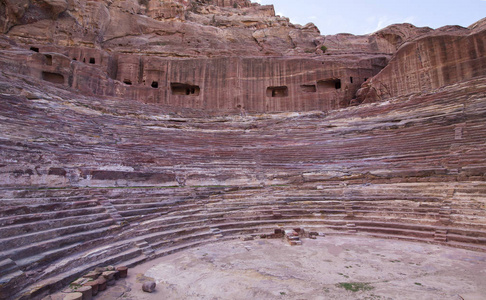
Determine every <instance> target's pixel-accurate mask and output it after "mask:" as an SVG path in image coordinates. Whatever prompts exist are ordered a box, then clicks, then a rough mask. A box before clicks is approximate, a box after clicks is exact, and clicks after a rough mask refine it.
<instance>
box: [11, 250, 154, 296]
mask: <svg viewBox="0 0 486 300" xmlns="http://www.w3.org/2000/svg"><path fill="white" fill-rule="evenodd" d="M146 259H147V257H145V256H144V255H143V254H142V251H141V250H140V249H138V248H136V249H130V250H127V251H124V252H122V253H118V254H116V255H111V256H108V257H104V258H101V259H99V260H97V261H95V262H91V263H87V264H83V265H80V266H78V267H74V268H71V269H70V270H68V271H66V272H64V273H60V274H56V275H54V276H52V277H50V278H46V279H44V280H42V281H40V282H38V283H36V284H35V285H34V286H31V287H30V288H26V289H24V290H22V291H20V292H19V293H18V294H17V297H18V300H29V299H40V298H42V297H43V296H45V295H47V294H48V293H49V292H50V291H56V290H59V289H61V288H63V287H64V286H67V285H68V284H69V283H71V282H72V281H74V280H75V279H77V278H79V277H81V276H82V275H83V274H84V273H87V272H88V271H89V270H92V269H94V268H95V267H98V266H107V265H126V264H125V263H124V262H129V264H130V266H129V267H132V266H133V265H135V264H138V263H142V262H144V261H146Z"/></svg>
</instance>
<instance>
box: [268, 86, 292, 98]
mask: <svg viewBox="0 0 486 300" xmlns="http://www.w3.org/2000/svg"><path fill="white" fill-rule="evenodd" d="M288 95H289V88H288V87H286V86H270V87H268V88H267V97H272V98H281V97H288Z"/></svg>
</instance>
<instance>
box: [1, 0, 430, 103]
mask: <svg viewBox="0 0 486 300" xmlns="http://www.w3.org/2000/svg"><path fill="white" fill-rule="evenodd" d="M21 4H22V5H21ZM0 5H1V8H2V10H3V11H4V12H5V15H4V18H3V19H1V20H0V21H1V22H2V24H1V25H2V28H4V32H5V33H7V36H8V38H10V39H12V40H13V41H14V42H15V43H17V45H18V46H20V47H21V48H24V49H26V50H27V49H29V50H33V51H31V52H28V51H27V52H25V53H22V54H20V53H19V49H17V48H16V49H15V50H13V52H14V53H10V54H8V55H7V56H5V57H6V58H7V59H6V60H5V61H4V64H7V65H9V68H11V70H12V71H14V69H15V72H18V73H21V74H25V75H29V76H33V77H36V78H42V79H44V80H46V81H50V82H52V83H56V84H61V85H63V86H65V87H66V88H73V89H75V90H78V91H80V92H81V93H84V94H96V95H100V96H114V97H119V98H122V99H127V100H138V101H143V102H146V103H158V104H161V105H165V106H170V107H175V108H201V109H205V110H207V111H214V112H215V113H221V112H233V113H234V112H239V111H241V110H242V109H244V110H246V111H248V112H276V111H310V110H324V111H329V110H332V109H337V108H340V107H346V106H348V105H349V103H350V102H351V100H352V99H354V98H355V96H356V91H357V90H358V89H359V88H360V86H361V84H362V83H363V82H364V81H366V79H368V78H371V77H372V76H374V75H376V74H377V73H378V72H379V71H380V70H381V69H382V68H383V67H384V66H385V65H386V64H387V62H388V60H389V59H390V58H391V55H392V54H394V53H395V51H396V49H397V48H398V47H399V46H400V45H401V44H402V43H404V42H405V41H407V40H408V39H411V38H413V37H415V36H418V35H423V34H426V33H427V32H430V31H431V29H428V28H416V27H414V26H413V25H410V24H404V25H394V26H391V27H388V28H386V29H384V30H382V31H380V32H377V33H375V34H373V35H369V36H358V37H356V36H352V35H336V36H326V37H324V36H321V35H320V34H319V30H318V29H317V28H316V27H315V26H314V25H313V24H307V25H305V26H300V25H293V24H291V23H290V22H289V21H288V19H286V18H283V17H280V16H275V12H274V9H273V6H260V5H258V4H253V3H250V2H249V1H164V2H161V1H155V0H153V1H134V0H132V1H128V0H127V1H87V2H86V1H68V2H63V1H46V2H45V3H44V2H35V1H27V0H26V1H24V2H22V3H18V2H15V3H14V2H9V1H6V2H4V3H2V4H0ZM324 52H325V53H324Z"/></svg>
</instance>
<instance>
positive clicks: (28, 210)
mask: <svg viewBox="0 0 486 300" xmlns="http://www.w3.org/2000/svg"><path fill="white" fill-rule="evenodd" d="M93 206H98V202H97V201H96V200H89V201H78V202H67V203H65V202H60V203H50V204H39V205H25V204H24V205H16V206H3V207H1V208H0V217H8V216H12V215H19V214H37V213H44V212H52V211H58V210H74V209H79V208H87V207H93Z"/></svg>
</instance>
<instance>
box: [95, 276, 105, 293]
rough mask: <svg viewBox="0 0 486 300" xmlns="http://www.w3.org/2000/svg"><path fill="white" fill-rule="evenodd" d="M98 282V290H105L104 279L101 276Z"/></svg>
mask: <svg viewBox="0 0 486 300" xmlns="http://www.w3.org/2000/svg"><path fill="white" fill-rule="evenodd" d="M96 281H97V282H98V292H102V291H104V290H106V283H107V282H106V279H105V278H104V277H103V276H100V277H99V278H98V279H97V280H96Z"/></svg>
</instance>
